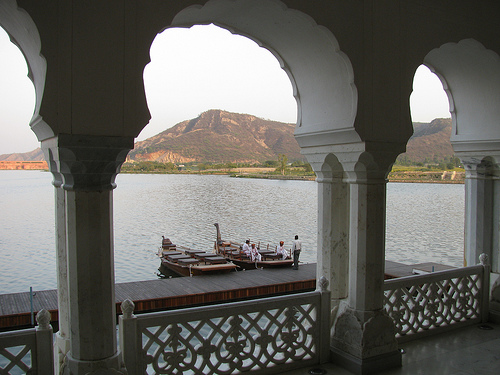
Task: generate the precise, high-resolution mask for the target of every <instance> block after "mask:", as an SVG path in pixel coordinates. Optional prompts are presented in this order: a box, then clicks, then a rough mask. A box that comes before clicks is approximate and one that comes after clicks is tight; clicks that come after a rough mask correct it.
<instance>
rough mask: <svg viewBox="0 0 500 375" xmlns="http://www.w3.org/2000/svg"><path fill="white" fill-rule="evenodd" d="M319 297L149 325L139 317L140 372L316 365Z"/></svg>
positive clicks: (200, 313) (242, 305)
mask: <svg viewBox="0 0 500 375" xmlns="http://www.w3.org/2000/svg"><path fill="white" fill-rule="evenodd" d="M318 296H319V295H316V296H314V298H312V297H308V298H299V299H297V298H296V299H295V300H294V299H291V298H288V299H285V300H283V298H281V299H277V300H276V301H281V302H278V303H277V302H274V303H271V302H267V303H266V302H261V301H259V302H254V301H252V302H251V303H249V302H246V303H237V304H233V306H232V307H229V306H228V305H224V306H225V307H222V308H221V307H218V308H215V307H213V306H212V307H207V308H206V310H205V311H204V310H203V309H199V308H198V309H197V310H196V309H189V310H190V311H189V314H188V313H186V314H181V315H174V314H175V312H169V313H171V314H170V315H169V314H167V315H166V316H165V315H164V316H163V317H162V318H161V319H159V318H157V317H155V318H154V319H150V320H149V321H148V319H143V318H144V316H142V315H141V316H139V317H138V318H139V320H138V322H139V323H138V329H139V333H140V336H141V339H140V342H141V343H140V345H141V346H142V353H143V357H142V362H143V364H144V366H141V367H143V368H144V367H145V371H146V373H147V374H186V375H187V374H238V373H242V372H247V371H258V370H259V369H266V370H268V369H269V368H272V367H274V366H278V365H283V364H289V363H292V362H297V361H301V363H303V362H302V361H307V360H313V361H316V360H317V356H318V346H319V335H320V329H319V321H318V320H319V319H318V318H319V314H320V299H319V298H318ZM295 301H296V302H295ZM146 315H147V314H146ZM158 323H160V324H158Z"/></svg>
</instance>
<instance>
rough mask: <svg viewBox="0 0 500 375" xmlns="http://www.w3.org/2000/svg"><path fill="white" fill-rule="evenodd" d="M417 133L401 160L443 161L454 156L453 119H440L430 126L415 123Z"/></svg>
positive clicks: (414, 134) (411, 139)
mask: <svg viewBox="0 0 500 375" xmlns="http://www.w3.org/2000/svg"><path fill="white" fill-rule="evenodd" d="M413 127H414V128H415V131H414V133H413V136H412V137H411V138H410V141H409V142H408V145H407V146H406V152H405V153H404V154H401V155H400V156H399V158H400V159H401V158H405V157H406V158H408V159H409V160H410V161H411V162H424V161H426V159H427V160H428V161H430V162H432V161H434V160H436V161H441V160H443V159H445V158H450V157H452V156H453V155H454V152H453V149H452V147H451V143H450V136H451V118H438V119H435V120H432V122H431V123H430V124H426V123H418V122H416V123H414V124H413Z"/></svg>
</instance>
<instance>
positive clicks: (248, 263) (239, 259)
mask: <svg viewBox="0 0 500 375" xmlns="http://www.w3.org/2000/svg"><path fill="white" fill-rule="evenodd" d="M214 225H215V228H217V240H216V241H215V245H214V249H215V252H216V253H217V254H219V255H220V256H222V257H224V258H225V259H227V260H228V261H230V262H232V263H234V264H236V265H237V266H238V267H240V268H243V269H246V270H250V269H256V268H273V267H290V266H292V265H293V259H292V256H291V250H290V253H289V254H288V256H287V258H286V259H282V255H280V254H276V251H274V250H271V249H269V245H267V247H266V249H261V248H260V243H259V246H258V247H257V249H258V251H259V253H260V255H261V257H262V259H261V260H260V261H253V260H252V259H250V257H249V256H247V255H246V254H245V252H244V251H243V245H242V244H240V243H238V242H234V241H223V240H222V239H221V233H220V227H219V224H218V223H215V224H214Z"/></svg>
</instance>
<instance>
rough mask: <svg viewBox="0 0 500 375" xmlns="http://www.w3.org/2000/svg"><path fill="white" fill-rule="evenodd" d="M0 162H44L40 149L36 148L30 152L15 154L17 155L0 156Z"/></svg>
mask: <svg viewBox="0 0 500 375" xmlns="http://www.w3.org/2000/svg"><path fill="white" fill-rule="evenodd" d="M0 160H1V161H44V160H45V158H44V156H43V152H42V149H40V148H37V149H35V150H33V151H30V152H24V153H17V154H3V155H0Z"/></svg>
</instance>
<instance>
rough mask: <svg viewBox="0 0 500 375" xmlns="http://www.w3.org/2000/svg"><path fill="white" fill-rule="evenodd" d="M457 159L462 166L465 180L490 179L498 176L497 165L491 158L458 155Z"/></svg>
mask: <svg viewBox="0 0 500 375" xmlns="http://www.w3.org/2000/svg"><path fill="white" fill-rule="evenodd" d="M459 158H460V161H461V162H462V164H463V166H464V169H465V176H466V178H473V179H491V178H492V177H495V176H497V177H498V175H499V171H500V169H499V167H498V163H497V161H496V160H494V159H493V158H490V157H488V158H483V157H481V156H471V155H467V156H460V155H459Z"/></svg>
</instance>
